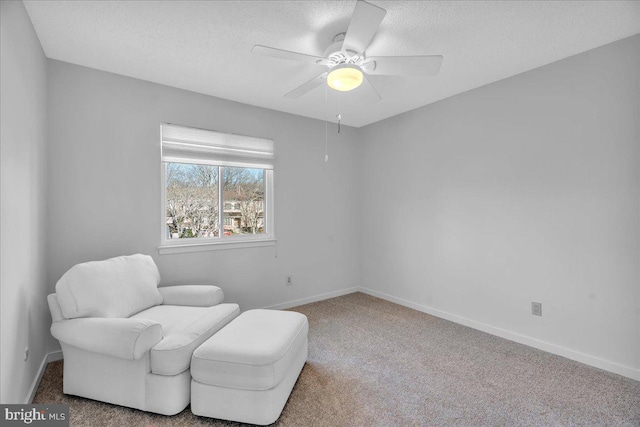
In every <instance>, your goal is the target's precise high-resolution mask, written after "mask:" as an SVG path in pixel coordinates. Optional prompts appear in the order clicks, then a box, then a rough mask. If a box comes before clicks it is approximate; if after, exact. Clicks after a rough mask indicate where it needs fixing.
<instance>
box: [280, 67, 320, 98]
mask: <svg viewBox="0 0 640 427" xmlns="http://www.w3.org/2000/svg"><path fill="white" fill-rule="evenodd" d="M326 81H327V73H322V74H320V75H319V76H318V77H314V78H313V79H311V80H309V81H308V82H306V83H304V84H302V85H300V86H298V87H297V88H295V89H294V90H292V91H291V92H289V93H287V94H285V95H284V97H285V98H289V99H297V98H300V97H301V96H302V95H304V94H305V93H307V92H310V91H311V90H312V89H315V88H316V87H318V86H320V85H321V84H322V83H325V82H326Z"/></svg>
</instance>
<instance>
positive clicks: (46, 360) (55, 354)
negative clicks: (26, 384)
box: [24, 350, 62, 405]
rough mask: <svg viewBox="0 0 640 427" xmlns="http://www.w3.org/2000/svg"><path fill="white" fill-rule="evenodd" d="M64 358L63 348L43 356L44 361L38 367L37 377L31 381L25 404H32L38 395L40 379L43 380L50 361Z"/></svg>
mask: <svg viewBox="0 0 640 427" xmlns="http://www.w3.org/2000/svg"><path fill="white" fill-rule="evenodd" d="M60 359H62V350H58V351H54V352H52V353H47V354H45V355H44V357H43V358H42V363H40V367H39V368H38V373H37V375H36V377H35V378H34V379H33V383H31V387H30V388H29V393H27V396H26V398H25V402H24V403H25V405H29V404H31V402H33V398H34V397H35V395H36V391H38V386H39V385H40V381H42V375H44V370H45V368H46V367H47V364H48V363H49V362H54V361H56V360H60Z"/></svg>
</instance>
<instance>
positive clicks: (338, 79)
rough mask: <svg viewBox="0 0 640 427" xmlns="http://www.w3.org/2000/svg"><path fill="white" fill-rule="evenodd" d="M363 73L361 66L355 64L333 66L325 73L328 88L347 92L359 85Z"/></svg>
mask: <svg viewBox="0 0 640 427" xmlns="http://www.w3.org/2000/svg"><path fill="white" fill-rule="evenodd" d="M363 79H364V75H363V73H362V68H360V67H359V66H357V65H355V64H340V65H336V66H335V67H333V69H332V70H331V71H330V72H329V75H327V84H328V85H329V87H330V88H332V89H335V90H339V91H341V92H348V91H350V90H353V89H355V88H357V87H358V86H360V85H361V84H362V80H363Z"/></svg>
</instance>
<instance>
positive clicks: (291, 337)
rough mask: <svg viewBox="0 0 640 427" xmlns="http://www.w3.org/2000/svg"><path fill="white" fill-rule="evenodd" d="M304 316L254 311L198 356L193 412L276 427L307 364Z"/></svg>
mask: <svg viewBox="0 0 640 427" xmlns="http://www.w3.org/2000/svg"><path fill="white" fill-rule="evenodd" d="M308 331H309V324H308V322H307V317H306V316H305V315H304V314H301V313H296V312H291V311H277V310H249V311H246V312H244V313H242V314H241V315H240V316H238V317H237V318H235V319H234V320H232V321H231V323H229V324H228V325H227V326H225V327H224V328H222V329H221V330H220V331H219V332H218V333H216V334H215V335H213V336H212V337H211V338H209V339H208V340H207V341H205V342H204V343H203V344H202V345H201V346H200V347H198V348H197V349H196V351H194V352H193V357H192V358H191V377H192V380H191V412H193V413H194V414H195V415H201V416H205V417H211V418H220V419H224V420H231V421H239V422H243V423H251V424H261V425H266V424H271V423H273V422H275V421H276V420H277V419H278V417H279V416H280V414H281V413H282V409H283V408H284V405H285V403H287V399H288V398H289V394H290V393H291V390H292V389H293V386H294V384H295V383H296V380H297V379H298V375H300V371H302V367H303V366H304V363H305V361H306V360H307V332H308Z"/></svg>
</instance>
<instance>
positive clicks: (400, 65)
mask: <svg viewBox="0 0 640 427" xmlns="http://www.w3.org/2000/svg"><path fill="white" fill-rule="evenodd" d="M440 65H442V55H423V56H372V57H369V58H367V60H366V62H365V63H364V64H363V65H362V68H363V69H364V70H365V71H366V72H367V73H368V74H371V75H382V76H435V75H436V74H438V71H440Z"/></svg>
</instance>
